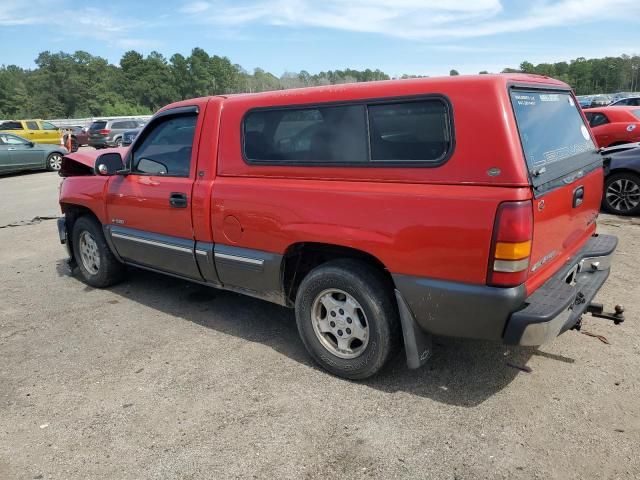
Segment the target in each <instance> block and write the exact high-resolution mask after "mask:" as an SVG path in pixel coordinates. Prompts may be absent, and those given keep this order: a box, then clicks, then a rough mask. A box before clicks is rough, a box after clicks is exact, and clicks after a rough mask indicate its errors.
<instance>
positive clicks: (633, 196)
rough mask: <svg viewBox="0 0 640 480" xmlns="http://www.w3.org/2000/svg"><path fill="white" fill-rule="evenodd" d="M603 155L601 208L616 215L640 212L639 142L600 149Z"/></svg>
mask: <svg viewBox="0 0 640 480" xmlns="http://www.w3.org/2000/svg"><path fill="white" fill-rule="evenodd" d="M602 155H603V156H604V157H605V180H604V193H603V196H602V208H603V209H604V210H605V211H607V212H609V213H613V214H616V215H637V214H639V213H640V143H627V144H625V145H619V146H617V147H611V148H607V149H605V150H603V151H602Z"/></svg>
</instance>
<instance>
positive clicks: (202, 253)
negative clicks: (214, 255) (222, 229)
mask: <svg viewBox="0 0 640 480" xmlns="http://www.w3.org/2000/svg"><path fill="white" fill-rule="evenodd" d="M196 253H197V254H198V255H202V256H203V257H206V256H207V255H209V252H207V251H206V250H196Z"/></svg>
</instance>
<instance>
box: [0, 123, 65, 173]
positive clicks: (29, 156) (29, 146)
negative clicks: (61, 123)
mask: <svg viewBox="0 0 640 480" xmlns="http://www.w3.org/2000/svg"><path fill="white" fill-rule="evenodd" d="M67 153H68V152H67V150H66V149H65V148H64V147H61V146H60V145H47V144H42V143H33V142H31V141H29V140H27V139H26V138H22V137H19V136H18V135H14V134H11V133H0V174H4V173H12V172H19V171H22V170H44V169H46V170H52V171H57V170H60V167H61V166H62V157H63V156H64V155H66V154H67Z"/></svg>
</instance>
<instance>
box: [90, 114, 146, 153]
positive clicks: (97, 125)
mask: <svg viewBox="0 0 640 480" xmlns="http://www.w3.org/2000/svg"><path fill="white" fill-rule="evenodd" d="M139 126H140V122H138V121H136V120H96V121H95V122H93V123H92V124H91V126H90V127H89V146H91V147H94V148H107V147H121V146H122V135H123V134H124V132H126V131H127V130H133V129H136V128H138V127H139Z"/></svg>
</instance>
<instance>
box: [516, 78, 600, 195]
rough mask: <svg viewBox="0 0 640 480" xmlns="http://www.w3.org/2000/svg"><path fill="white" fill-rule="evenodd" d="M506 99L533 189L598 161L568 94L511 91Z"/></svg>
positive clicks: (541, 91)
mask: <svg viewBox="0 0 640 480" xmlns="http://www.w3.org/2000/svg"><path fill="white" fill-rule="evenodd" d="M510 95H511V104H512V106H513V111H514V114H515V117H516V123H517V125H518V132H519V134H520V142H521V144H522V150H523V153H524V157H525V160H526V162H527V167H528V170H529V175H530V177H531V179H532V183H533V185H534V186H540V185H542V184H544V183H547V182H550V181H553V180H556V179H558V178H560V177H563V176H564V175H567V174H569V173H571V172H574V171H576V170H580V169H581V168H584V167H587V166H589V165H592V164H594V163H595V162H598V161H602V159H601V158H600V155H599V154H598V151H597V149H596V146H595V144H594V142H593V140H592V138H591V133H590V131H589V127H588V126H587V125H586V124H585V122H584V120H583V117H582V115H581V113H580V110H579V106H578V105H577V102H576V101H575V99H574V97H573V95H571V93H570V92H568V91H549V90H536V89H521V88H512V89H511V91H510Z"/></svg>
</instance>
